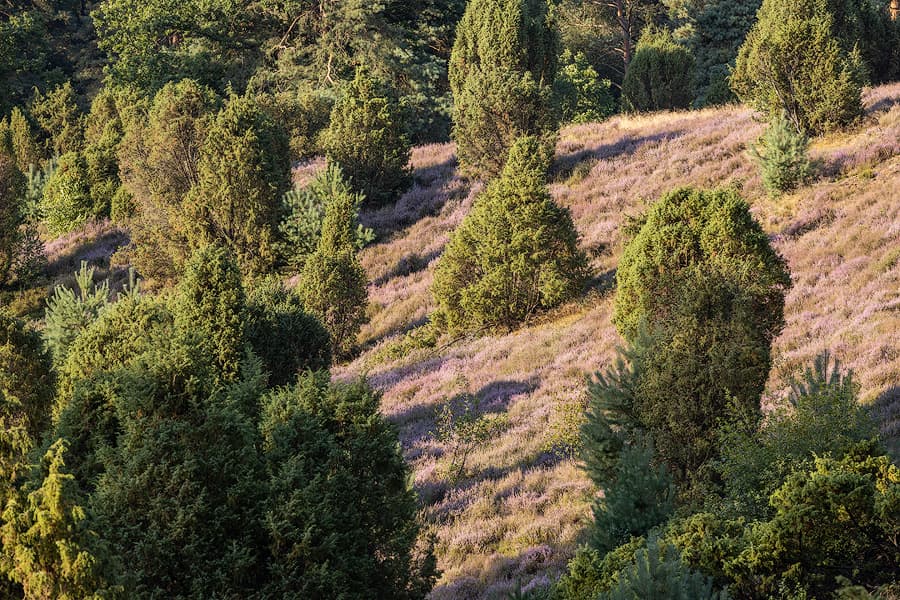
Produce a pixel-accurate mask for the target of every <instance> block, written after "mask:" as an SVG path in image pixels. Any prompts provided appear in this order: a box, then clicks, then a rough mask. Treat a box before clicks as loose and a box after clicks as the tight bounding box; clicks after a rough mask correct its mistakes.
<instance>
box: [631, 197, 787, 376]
mask: <svg viewBox="0 0 900 600" xmlns="http://www.w3.org/2000/svg"><path fill="white" fill-rule="evenodd" d="M631 233H632V237H631V239H630V240H629V242H628V244H627V246H626V248H625V251H624V253H623V255H622V260H621V262H620V264H619V268H618V270H617V271H616V285H617V295H616V302H615V308H614V313H613V323H614V324H615V325H616V329H618V331H619V333H620V334H622V336H623V337H624V338H625V339H626V340H632V341H633V340H635V339H636V338H637V335H638V333H639V331H640V329H641V324H642V323H646V324H647V325H648V326H649V327H650V329H651V330H652V329H653V328H654V327H655V326H656V325H657V324H662V323H665V322H666V321H667V320H669V318H670V316H674V315H675V314H676V312H677V310H678V309H679V307H680V306H681V305H682V303H680V302H679V296H680V295H682V294H688V293H689V291H690V289H688V288H691V289H693V288H696V282H697V281H698V280H706V281H709V282H711V281H712V280H719V281H720V282H727V281H731V282H732V284H731V286H732V287H734V288H737V289H735V290H728V289H727V288H723V289H721V290H720V291H718V294H721V297H720V300H719V301H720V310H725V309H730V311H732V312H733V311H734V310H735V309H737V308H738V307H739V305H738V304H735V305H733V306H732V305H731V304H730V303H729V301H731V302H737V301H738V300H740V298H739V297H735V295H736V294H737V293H738V292H742V293H743V294H745V295H746V298H745V299H743V300H742V302H747V303H748V304H747V305H746V310H748V311H749V312H748V313H747V318H749V319H751V320H752V329H753V330H754V331H757V332H759V335H761V336H763V337H764V338H766V339H767V340H768V341H771V339H772V338H773V337H774V335H775V334H776V333H777V332H778V330H779V329H780V327H781V325H782V322H783V307H784V291H785V289H786V288H787V287H788V286H789V285H790V277H789V275H788V273H787V268H786V265H785V262H784V260H783V259H782V258H781V257H780V256H779V255H778V253H777V252H776V251H775V250H774V249H773V248H772V247H771V245H770V244H769V240H768V237H767V236H766V234H765V232H764V231H763V230H762V227H760V225H759V223H758V222H757V221H756V220H755V219H754V218H753V216H752V215H751V213H750V209H749V206H748V205H747V202H746V201H745V200H744V199H743V198H742V197H741V194H740V192H739V191H738V190H737V189H735V188H719V189H716V190H698V189H693V188H681V189H677V190H673V191H672V192H669V193H667V194H665V195H663V197H662V198H661V199H660V200H659V201H658V202H656V203H655V204H654V205H653V206H652V207H651V208H650V209H649V211H648V212H647V213H646V215H644V216H643V217H642V218H641V219H639V220H638V221H636V222H635V223H634V225H633V228H632V231H631ZM679 282H681V283H679ZM715 289H716V288H715V287H713V290H715ZM698 293H699V291H698ZM767 373H768V367H766V368H765V369H764V370H762V371H761V372H760V373H759V374H758V375H757V377H756V379H757V380H759V379H762V381H765V378H766V374H767ZM756 385H757V384H754V387H756Z"/></svg>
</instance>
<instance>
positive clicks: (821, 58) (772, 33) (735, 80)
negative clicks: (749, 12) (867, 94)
mask: <svg viewBox="0 0 900 600" xmlns="http://www.w3.org/2000/svg"><path fill="white" fill-rule="evenodd" d="M837 33H838V32H837V31H836V30H835V26H834V17H833V15H832V14H831V12H829V10H828V5H827V2H826V1H825V0H793V1H791V2H784V1H782V0H765V1H764V2H763V4H762V7H761V8H760V9H759V13H758V20H757V22H756V24H755V25H754V26H753V28H752V29H751V30H750V33H749V34H748V35H747V39H746V41H745V42H744V45H743V46H741V49H740V51H739V53H738V57H737V63H736V65H735V68H734V71H733V73H732V75H731V87H732V89H733V90H734V92H735V93H736V94H737V95H738V97H739V98H740V99H741V100H743V101H744V102H746V103H748V104H750V105H751V106H753V107H754V108H756V109H757V110H760V111H761V112H764V113H767V114H768V115H769V116H770V117H777V116H778V115H779V114H781V113H784V114H785V116H786V117H787V119H788V120H789V121H790V122H791V124H792V125H793V126H794V128H795V129H796V130H797V131H800V132H805V133H821V132H823V131H827V130H830V129H834V128H835V127H841V126H844V125H847V124H848V123H850V122H852V121H853V120H854V119H855V118H857V117H858V116H859V115H860V114H862V100H861V82H862V81H863V78H864V66H863V61H862V59H861V57H860V55H859V53H858V52H856V51H855V50H852V51H851V50H848V49H847V48H846V47H845V46H844V44H842V43H841V41H840V39H839V38H838V37H837Z"/></svg>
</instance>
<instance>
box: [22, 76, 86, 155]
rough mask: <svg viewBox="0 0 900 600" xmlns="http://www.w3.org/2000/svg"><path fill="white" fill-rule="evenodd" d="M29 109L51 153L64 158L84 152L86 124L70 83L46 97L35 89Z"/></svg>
mask: <svg viewBox="0 0 900 600" xmlns="http://www.w3.org/2000/svg"><path fill="white" fill-rule="evenodd" d="M29 108H30V112H31V115H32V116H33V117H34V120H35V121H37V123H38V125H39V126H40V128H41V130H42V131H43V134H44V136H45V137H46V146H47V152H48V153H49V154H53V155H62V154H67V153H69V152H80V151H81V150H82V148H83V146H84V123H83V122H82V114H81V111H80V110H79V108H78V105H77V104H76V102H75V90H74V88H73V87H72V84H71V83H70V82H68V81H67V82H65V83H64V84H62V85H59V86H57V87H55V88H53V89H52V90H49V91H48V92H47V93H46V94H42V93H40V92H39V91H37V90H35V94H34V98H32V100H31V104H30V106H29Z"/></svg>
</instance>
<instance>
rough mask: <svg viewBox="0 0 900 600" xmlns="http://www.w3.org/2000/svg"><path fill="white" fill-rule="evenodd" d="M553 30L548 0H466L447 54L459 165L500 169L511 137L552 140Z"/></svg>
mask: <svg viewBox="0 0 900 600" xmlns="http://www.w3.org/2000/svg"><path fill="white" fill-rule="evenodd" d="M558 38H559V34H558V32H557V30H556V23H555V21H554V17H553V13H552V11H551V10H550V7H549V5H548V4H547V2H546V0H472V1H471V2H469V4H468V6H467V7H466V12H465V15H464V16H463V19H462V21H461V22H460V24H459V27H458V28H457V31H456V42H455V44H454V45H453V53H452V55H451V57H450V87H451V89H452V91H453V132H452V137H453V141H455V142H456V146H457V156H458V157H459V164H460V168H461V169H462V171H463V172H464V173H465V174H467V175H469V176H471V177H478V178H485V179H487V178H492V177H495V176H497V175H499V174H500V171H501V170H502V168H503V165H504V164H506V160H507V158H508V156H509V150H510V148H511V147H512V145H513V143H514V142H515V141H516V140H517V139H518V138H520V137H522V136H536V137H537V138H539V139H540V140H541V141H542V142H543V143H544V144H546V145H547V146H548V148H553V146H554V144H555V140H556V129H557V120H558V119H557V115H556V114H555V109H554V98H553V85H554V82H555V80H556V70H557V59H558V56H559V39H558Z"/></svg>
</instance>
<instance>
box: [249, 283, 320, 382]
mask: <svg viewBox="0 0 900 600" xmlns="http://www.w3.org/2000/svg"><path fill="white" fill-rule="evenodd" d="M247 340H248V342H249V343H250V346H251V348H253V352H254V353H255V354H256V355H257V356H258V357H259V358H260V360H261V361H262V365H263V370H265V371H266V373H267V374H268V385H269V387H277V386H284V385H290V384H292V383H294V382H295V381H296V379H297V377H298V375H300V374H301V373H303V372H304V371H306V370H313V371H318V370H323V369H327V368H328V367H329V366H330V365H331V338H330V337H329V335H328V332H327V331H326V330H325V328H324V327H322V325H321V324H320V323H319V322H318V321H317V320H316V318H315V317H313V316H312V315H310V314H308V313H307V312H306V311H305V310H304V308H303V303H302V302H301V300H300V296H299V295H298V294H297V293H296V292H294V291H291V290H288V289H285V287H284V286H283V285H282V283H281V282H280V281H279V280H277V279H275V278H268V279H266V280H264V281H263V282H262V283H260V284H259V285H257V286H256V287H254V288H252V289H251V291H250V293H249V295H248V297H247Z"/></svg>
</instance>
